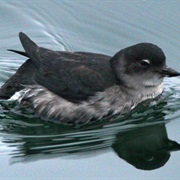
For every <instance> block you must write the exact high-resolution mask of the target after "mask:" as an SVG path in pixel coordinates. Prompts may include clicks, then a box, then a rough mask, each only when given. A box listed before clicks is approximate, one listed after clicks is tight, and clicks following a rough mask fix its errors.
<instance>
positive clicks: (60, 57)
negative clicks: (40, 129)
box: [0, 33, 180, 123]
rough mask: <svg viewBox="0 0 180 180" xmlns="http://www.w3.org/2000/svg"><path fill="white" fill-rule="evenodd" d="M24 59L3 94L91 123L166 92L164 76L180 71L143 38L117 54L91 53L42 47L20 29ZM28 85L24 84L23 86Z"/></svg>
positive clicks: (54, 116)
mask: <svg viewBox="0 0 180 180" xmlns="http://www.w3.org/2000/svg"><path fill="white" fill-rule="evenodd" d="M19 36H20V40H21V43H22V45H23V47H24V49H25V52H19V51H15V50H11V51H14V52H16V53H19V54H21V55H24V56H27V57H29V58H30V59H29V60H28V61H26V62H25V63H24V64H23V65H22V66H21V67H20V68H19V69H18V71H17V73H16V74H15V75H14V76H12V77H11V78H10V79H9V80H8V81H7V82H6V83H5V84H4V85H3V86H2V87H1V89H0V96H1V97H6V98H7V97H8V98H9V97H10V96H11V95H12V94H14V93H15V91H17V90H21V89H22V90H21V91H20V92H19V93H18V94H16V95H14V96H13V97H12V98H11V100H12V99H17V100H18V101H19V102H20V103H21V104H27V103H28V104H30V105H31V106H32V107H33V109H34V110H35V112H36V114H37V115H39V116H41V117H43V118H44V119H48V120H56V121H60V122H67V121H72V122H75V123H81V122H89V121H91V120H92V119H99V118H101V117H103V116H107V115H108V114H110V113H112V114H116V113H122V112H126V111H129V110H131V109H133V108H134V107H135V106H136V105H137V104H139V103H140V102H142V101H144V100H146V99H150V98H154V97H156V96H158V95H159V94H161V93H162V88H163V87H162V81H163V78H164V77H165V76H169V77H173V76H178V75H180V74H179V73H178V72H176V71H175V70H173V69H170V68H167V67H166V63H165V55H164V53H163V52H162V50H161V49H160V48H159V47H157V46H156V45H153V44H150V43H140V44H137V45H134V46H131V47H128V48H125V49H123V50H121V51H119V52H118V53H117V54H115V55H114V56H113V57H110V56H106V55H101V54H95V53H87V52H61V51H52V50H48V49H45V48H41V47H38V46H37V45H36V44H35V43H34V42H33V41H31V40H30V39H29V38H28V37H27V36H26V35H25V34H23V33H20V34H19ZM22 84H23V85H26V87H24V86H22Z"/></svg>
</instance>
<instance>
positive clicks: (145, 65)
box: [140, 59, 151, 67]
mask: <svg viewBox="0 0 180 180" xmlns="http://www.w3.org/2000/svg"><path fill="white" fill-rule="evenodd" d="M150 64H151V62H150V61H149V60H148V59H143V60H141V61H140V65H141V66H143V67H148V66H149V65H150Z"/></svg>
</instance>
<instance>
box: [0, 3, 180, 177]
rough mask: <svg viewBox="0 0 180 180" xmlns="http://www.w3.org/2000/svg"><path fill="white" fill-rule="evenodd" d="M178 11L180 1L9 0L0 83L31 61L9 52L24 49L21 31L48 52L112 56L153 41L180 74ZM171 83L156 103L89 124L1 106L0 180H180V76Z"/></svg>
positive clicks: (4, 8)
mask: <svg viewBox="0 0 180 180" xmlns="http://www.w3.org/2000/svg"><path fill="white" fill-rule="evenodd" d="M179 8H180V2H179V1H171V2H170V1H166V0H164V1H95V0H93V1H79V0H78V1H56V0H54V1H47V0H46V1H5V0H3V1H1V2H0V21H1V26H0V40H1V43H0V65H1V66H0V85H2V84H3V83H4V82H5V80H7V79H8V78H9V77H10V76H11V75H12V74H14V72H15V71H16V70H17V68H18V67H19V66H20V65H21V64H22V63H23V62H24V61H25V60H26V59H25V58H24V57H20V56H19V55H16V54H13V53H11V52H8V51H6V49H8V48H10V49H17V50H22V46H21V44H20V42H19V39H18V33H19V32H20V31H23V32H25V33H26V34H27V35H28V36H30V37H31V38H32V39H33V40H34V41H35V42H37V44H38V45H40V46H43V47H46V48H50V49H54V50H66V51H88V52H97V53H102V54H107V55H111V56H112V55H114V54H115V53H116V52H117V51H119V50H120V49H122V48H124V47H127V46H130V45H132V44H136V43H139V42H151V43H154V44H157V45H158V46H160V47H161V48H162V49H163V51H164V52H165V54H166V58H167V64H168V65H169V66H171V67H172V68H175V69H176V70H178V71H180V61H179V48H180V46H179V42H180V36H179V29H180V25H179V18H180V13H179ZM164 86H165V90H164V92H163V94H162V96H161V97H160V98H159V99H156V100H154V101H152V102H151V103H150V104H146V103H145V104H143V105H141V106H138V107H137V108H136V109H135V110H134V111H133V112H131V113H128V114H126V115H124V116H119V117H115V118H112V119H110V120H109V119H104V120H103V121H101V122H97V123H94V124H91V125H85V126H83V127H71V126H65V125H59V124H54V123H50V122H44V121H41V120H40V119H38V118H34V117H33V116H32V115H31V114H28V113H25V112H21V111H17V109H16V108H15V106H14V104H13V103H8V102H6V101H1V103H0V104H1V106H0V108H1V109H0V160H1V161H0V166H1V171H0V172H1V173H0V177H1V178H4V179H5V178H39V179H46V178H51V179H52V178H58V179H65V178H74V179H75V178H76V179H85V178H89V179H90V178H95V179H105V178H106V179H115V178H116V179H132V178H133V179H180V174H179V167H180V161H179V158H180V153H179V151H176V150H177V149H178V144H177V143H180V135H179V128H180V78H173V79H166V80H165V85H164ZM171 140H172V141H171ZM169 151H172V152H170V153H169ZM142 169H146V170H142ZM147 169H148V171H147Z"/></svg>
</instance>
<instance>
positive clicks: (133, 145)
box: [112, 123, 180, 170]
mask: <svg viewBox="0 0 180 180" xmlns="http://www.w3.org/2000/svg"><path fill="white" fill-rule="evenodd" d="M112 147H113V149H114V151H115V152H116V153H117V154H118V156H119V157H120V158H122V159H124V160H126V161H127V162H129V163H130V164H132V165H134V166H135V167H136V168H138V169H144V170H153V169H157V168H160V167H161V166H164V164H165V163H166V162H167V161H168V160H169V158H170V152H171V151H176V150H180V145H179V144H178V143H177V142H175V141H171V140H169V139H168V137H167V133H166V128H165V125H164V123H162V124H156V125H150V126H147V127H140V128H136V129H133V130H131V131H127V132H124V133H122V132H121V133H118V134H117V135H116V141H115V142H114V144H113V146H112Z"/></svg>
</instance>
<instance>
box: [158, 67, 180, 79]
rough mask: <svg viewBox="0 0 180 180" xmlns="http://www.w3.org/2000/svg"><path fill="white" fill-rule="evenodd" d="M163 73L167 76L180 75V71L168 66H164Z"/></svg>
mask: <svg viewBox="0 0 180 180" xmlns="http://www.w3.org/2000/svg"><path fill="white" fill-rule="evenodd" d="M161 74H162V75H163V76H165V77H175V76H180V73H179V72H178V71H176V70H174V69H172V68H168V67H165V68H163V69H162V71H161Z"/></svg>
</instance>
